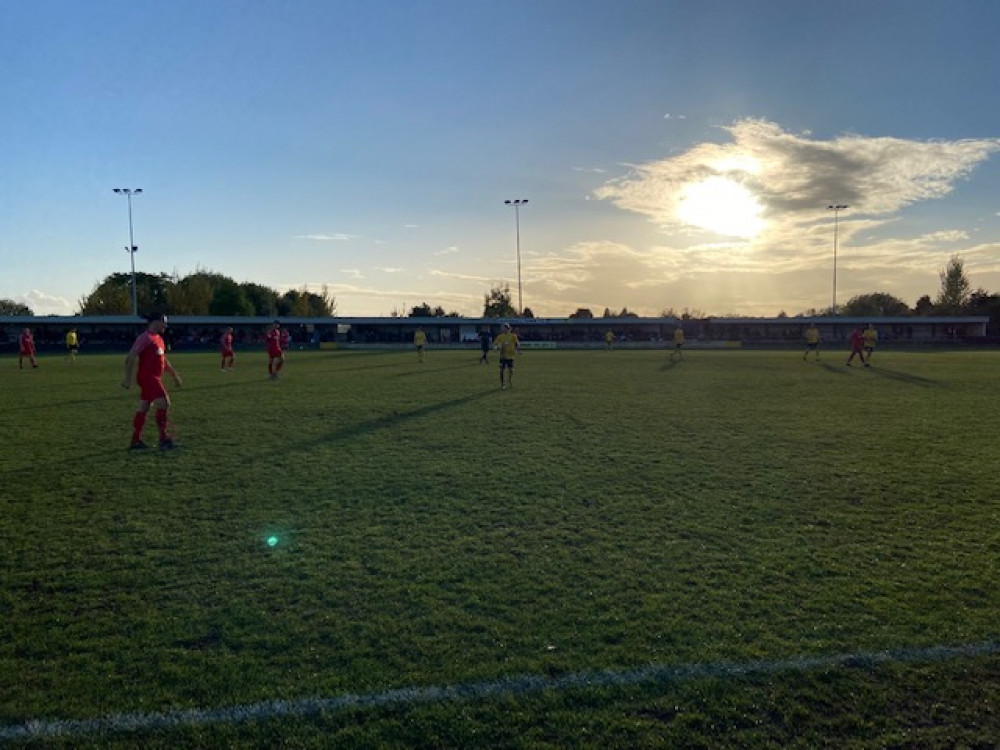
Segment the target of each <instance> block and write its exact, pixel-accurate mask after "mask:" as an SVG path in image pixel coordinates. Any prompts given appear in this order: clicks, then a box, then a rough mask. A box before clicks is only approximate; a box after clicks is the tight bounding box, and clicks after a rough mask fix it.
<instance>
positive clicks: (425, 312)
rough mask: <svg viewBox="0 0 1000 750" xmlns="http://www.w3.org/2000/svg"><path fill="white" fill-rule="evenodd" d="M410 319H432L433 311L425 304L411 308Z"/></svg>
mask: <svg viewBox="0 0 1000 750" xmlns="http://www.w3.org/2000/svg"><path fill="white" fill-rule="evenodd" d="M441 313H442V314H444V310H442V311H441ZM410 317H411V318H432V317H434V311H433V310H431V306H430V305H428V304H427V303H426V302H424V303H423V304H420V305H416V306H415V307H411V308H410Z"/></svg>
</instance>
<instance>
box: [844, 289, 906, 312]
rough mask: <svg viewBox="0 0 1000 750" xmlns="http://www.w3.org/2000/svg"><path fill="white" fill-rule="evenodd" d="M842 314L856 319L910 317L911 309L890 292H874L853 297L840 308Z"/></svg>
mask: <svg viewBox="0 0 1000 750" xmlns="http://www.w3.org/2000/svg"><path fill="white" fill-rule="evenodd" d="M840 312H841V314H842V315H848V316H850V317H854V318H878V317H886V316H898V315H909V314H910V308H909V306H908V305H907V304H906V303H905V302H903V300H901V299H899V297H894V296H892V295H891V294H889V293H888V292H872V293H871V294H858V295H856V296H854V297H851V298H850V299H849V300H847V304H845V305H843V306H842V307H841V308H840Z"/></svg>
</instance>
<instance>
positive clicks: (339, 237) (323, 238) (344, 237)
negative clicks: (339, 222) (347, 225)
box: [295, 232, 358, 242]
mask: <svg viewBox="0 0 1000 750" xmlns="http://www.w3.org/2000/svg"><path fill="white" fill-rule="evenodd" d="M295 239H297V240H313V241H314V242H347V241H348V240H355V239H358V236H357V235H356V234H343V233H342V232H338V233H336V234H297V235H295Z"/></svg>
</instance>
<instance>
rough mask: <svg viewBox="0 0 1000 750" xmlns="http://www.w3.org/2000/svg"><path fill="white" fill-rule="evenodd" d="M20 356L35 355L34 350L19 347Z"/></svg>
mask: <svg viewBox="0 0 1000 750" xmlns="http://www.w3.org/2000/svg"><path fill="white" fill-rule="evenodd" d="M21 356H22V357H34V356H35V350H34V349H21Z"/></svg>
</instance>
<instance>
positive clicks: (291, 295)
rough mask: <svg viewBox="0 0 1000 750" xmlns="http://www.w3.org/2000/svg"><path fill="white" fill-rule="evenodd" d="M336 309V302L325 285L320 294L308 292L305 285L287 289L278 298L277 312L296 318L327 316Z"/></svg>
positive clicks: (332, 313)
mask: <svg viewBox="0 0 1000 750" xmlns="http://www.w3.org/2000/svg"><path fill="white" fill-rule="evenodd" d="M336 310H337V302H336V300H334V298H333V297H332V296H331V295H330V292H329V290H328V289H327V287H326V286H324V287H323V292H322V294H316V293H314V292H310V291H309V290H308V289H307V288H306V287H305V286H303V287H302V288H301V289H289V290H288V291H287V292H285V293H284V294H283V295H281V297H280V298H279V299H278V314H279V315H282V316H294V317H297V318H329V317H332V316H333V315H334V313H335V312H336Z"/></svg>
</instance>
